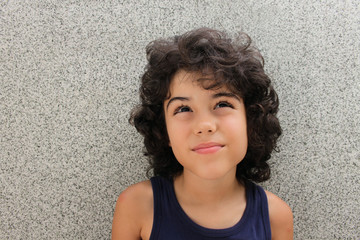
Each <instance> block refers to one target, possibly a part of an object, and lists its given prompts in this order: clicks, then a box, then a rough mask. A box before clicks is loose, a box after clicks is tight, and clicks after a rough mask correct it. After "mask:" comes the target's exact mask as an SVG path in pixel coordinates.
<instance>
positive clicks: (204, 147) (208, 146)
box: [192, 142, 224, 154]
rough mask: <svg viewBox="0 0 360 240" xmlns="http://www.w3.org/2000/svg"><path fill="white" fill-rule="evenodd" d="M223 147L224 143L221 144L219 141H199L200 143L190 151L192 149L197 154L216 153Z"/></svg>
mask: <svg viewBox="0 0 360 240" xmlns="http://www.w3.org/2000/svg"><path fill="white" fill-rule="evenodd" d="M223 147H224V145H222V144H220V143H214V142H210V143H201V144H199V145H197V146H196V147H194V148H193V149H192V151H194V152H196V153H198V154H211V153H216V152H217V151H219V150H220V149H221V148H223Z"/></svg>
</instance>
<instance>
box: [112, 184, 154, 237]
mask: <svg viewBox="0 0 360 240" xmlns="http://www.w3.org/2000/svg"><path fill="white" fill-rule="evenodd" d="M152 217H153V192H152V187H151V182H150V181H149V180H148V181H144V182H140V183H137V184H134V185H132V186H130V187H128V188H127V189H125V190H124V191H123V192H122V193H121V194H120V195H119V197H118V199H117V202H116V206H115V212H114V218H113V225H112V239H113V240H115V239H140V236H141V235H142V234H143V233H144V231H147V226H149V225H151V224H149V222H150V223H151V221H152Z"/></svg>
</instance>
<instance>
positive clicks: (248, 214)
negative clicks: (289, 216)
mask: <svg viewBox="0 0 360 240" xmlns="http://www.w3.org/2000/svg"><path fill="white" fill-rule="evenodd" d="M151 184H152V188H153V192H154V223H153V228H152V232H151V235H150V240H215V239H229V240H230V239H231V240H235V239H236V240H241V239H246V240H252V239H261V240H266V239H269V240H271V231H270V220H269V211H268V203H267V197H266V194H265V191H264V190H263V189H262V188H261V187H260V186H258V185H256V184H254V183H252V182H250V181H246V183H245V188H246V207H245V211H244V214H243V216H242V218H241V219H240V221H239V222H238V223H237V224H235V225H234V226H232V227H230V228H226V229H209V228H205V227H202V226H200V225H198V224H197V223H195V222H194V221H192V220H191V219H190V218H189V217H188V216H187V215H186V213H185V212H184V210H183V209H182V208H181V206H180V204H179V202H178V201H177V199H176V195H175V190H174V184H173V182H172V181H170V180H167V179H165V178H162V177H153V178H151Z"/></svg>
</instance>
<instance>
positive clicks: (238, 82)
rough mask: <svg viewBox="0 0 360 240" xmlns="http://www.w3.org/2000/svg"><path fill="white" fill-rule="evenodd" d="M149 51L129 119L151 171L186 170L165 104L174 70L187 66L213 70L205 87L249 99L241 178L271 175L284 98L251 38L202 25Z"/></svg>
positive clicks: (169, 174)
mask: <svg viewBox="0 0 360 240" xmlns="http://www.w3.org/2000/svg"><path fill="white" fill-rule="evenodd" d="M146 54H147V60H148V64H147V66H146V69H145V73H144V74H143V76H142V78H141V86H140V101H141V104H140V105H138V106H137V107H135V108H134V109H133V110H132V112H131V116H130V119H129V121H130V123H131V124H133V125H134V126H135V127H136V129H137V131H138V132H139V133H140V134H141V135H143V137H144V144H145V148H146V150H145V155H146V156H147V157H148V158H149V163H150V167H149V169H148V175H149V172H150V171H151V170H152V169H153V171H154V172H153V173H154V175H155V176H163V177H166V178H171V177H175V176H177V175H179V174H180V173H181V172H182V170H183V167H182V166H181V165H180V164H179V163H178V161H177V160H176V158H175V156H174V154H173V152H172V149H171V147H170V146H169V138H168V134H167V130H166V123H165V117H164V107H163V103H164V101H165V100H166V98H167V97H168V94H169V86H170V82H171V80H172V78H173V76H174V74H175V73H176V72H177V71H178V70H180V69H183V70H186V71H189V72H200V73H202V74H203V75H209V74H212V76H213V77H214V84H212V85H211V86H207V87H206V89H210V88H217V87H221V86H226V87H228V89H229V90H230V91H233V92H234V93H236V94H238V95H239V96H240V97H242V98H243V99H244V104H245V109H246V119H247V134H248V148H247V152H246V155H245V157H244V159H242V161H241V162H240V163H239V164H238V165H237V172H236V177H237V179H238V180H242V179H249V180H252V181H255V182H262V181H265V180H267V179H269V178H270V167H269V164H268V163H267V160H269V159H270V157H271V152H272V151H273V150H274V149H276V141H277V139H278V138H279V136H280V135H281V127H280V124H279V121H278V118H277V117H276V113H277V111H278V106H279V101H278V97H277V94H276V92H275V90H274V89H273V86H272V85H271V80H270V78H269V77H268V76H267V75H266V74H265V72H264V60H263V57H262V56H261V54H260V53H259V51H258V50H257V49H256V48H255V47H253V46H252V44H251V39H250V37H249V36H248V35H246V34H245V33H240V34H239V36H238V37H237V38H236V39H235V40H233V39H231V38H230V37H229V36H228V35H227V34H226V33H225V32H221V31H217V30H213V29H209V28H200V29H196V30H193V31H190V32H186V33H185V34H183V35H181V36H175V37H172V38H170V39H159V40H155V41H153V42H151V43H150V44H149V45H148V46H147V47H146ZM199 81H200V80H199ZM204 88H205V87H204Z"/></svg>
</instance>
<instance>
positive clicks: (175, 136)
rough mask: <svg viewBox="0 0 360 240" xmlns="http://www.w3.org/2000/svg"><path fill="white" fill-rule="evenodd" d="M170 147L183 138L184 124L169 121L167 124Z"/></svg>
mask: <svg viewBox="0 0 360 240" xmlns="http://www.w3.org/2000/svg"><path fill="white" fill-rule="evenodd" d="M167 131H168V136H169V145H170V147H173V148H174V147H176V146H178V144H180V143H184V140H185V137H184V136H185V126H183V125H182V124H180V123H177V124H175V123H169V124H168V125H167Z"/></svg>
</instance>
